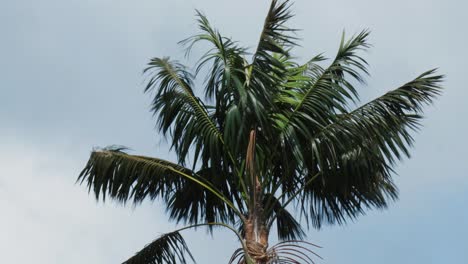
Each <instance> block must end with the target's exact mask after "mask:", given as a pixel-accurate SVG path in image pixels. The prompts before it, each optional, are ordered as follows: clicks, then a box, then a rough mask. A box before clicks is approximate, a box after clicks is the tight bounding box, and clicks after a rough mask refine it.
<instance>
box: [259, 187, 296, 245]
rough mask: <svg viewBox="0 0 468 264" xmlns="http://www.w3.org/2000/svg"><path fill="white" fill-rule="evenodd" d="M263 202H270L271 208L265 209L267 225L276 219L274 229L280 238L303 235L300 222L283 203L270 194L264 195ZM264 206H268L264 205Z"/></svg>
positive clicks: (288, 238)
mask: <svg viewBox="0 0 468 264" xmlns="http://www.w3.org/2000/svg"><path fill="white" fill-rule="evenodd" d="M264 204H265V205H267V204H270V206H271V208H272V210H269V211H266V212H268V213H269V215H266V216H265V218H267V219H268V220H267V225H268V226H269V227H271V226H272V225H273V224H274V223H275V221H276V230H277V233H278V238H279V239H280V240H295V239H302V238H303V237H305V232H304V230H303V229H302V227H301V224H300V223H299V222H298V221H297V220H296V219H295V218H294V217H293V215H291V213H289V212H288V210H287V209H286V208H285V206H283V203H282V202H281V201H279V200H278V199H277V198H276V197H274V196H273V195H271V194H267V195H265V196H264ZM265 208H268V207H266V206H265Z"/></svg>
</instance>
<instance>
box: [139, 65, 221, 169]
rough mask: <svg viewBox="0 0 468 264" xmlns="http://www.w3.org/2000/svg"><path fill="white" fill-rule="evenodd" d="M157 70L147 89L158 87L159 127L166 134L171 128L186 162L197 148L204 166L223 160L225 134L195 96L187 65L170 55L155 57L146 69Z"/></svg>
mask: <svg viewBox="0 0 468 264" xmlns="http://www.w3.org/2000/svg"><path fill="white" fill-rule="evenodd" d="M148 71H153V72H154V76H153V77H152V78H151V79H150V81H149V82H148V84H147V86H146V89H145V91H146V92H148V91H151V90H153V89H156V95H155V97H154V100H153V112H154V114H155V115H158V116H159V118H158V124H159V129H160V130H161V131H162V132H163V133H164V134H166V133H167V132H168V131H169V130H170V129H172V130H171V136H172V139H173V141H172V146H173V147H174V148H175V151H176V153H177V154H178V158H179V163H181V164H184V163H185V161H186V157H187V155H188V153H189V150H190V149H191V147H192V146H193V147H194V149H195V153H194V155H195V157H196V158H195V161H194V165H193V166H194V167H195V164H196V162H197V160H198V157H200V158H201V159H202V162H203V164H202V165H203V166H207V164H208V163H210V162H211V163H216V164H219V163H220V160H219V158H218V159H216V157H221V154H222V151H221V150H222V149H221V147H222V135H221V133H220V132H219V130H218V128H217V127H216V125H215V123H214V121H213V120H212V119H211V118H210V117H209V114H208V111H207V109H206V107H205V106H204V104H203V103H202V101H201V100H200V99H199V98H198V97H196V96H195V94H194V92H193V90H192V88H191V86H192V77H191V74H190V73H189V72H187V71H186V70H185V67H184V66H183V65H181V64H179V63H177V62H171V61H170V60H169V58H163V59H159V58H154V59H152V60H151V62H150V63H149V67H148V68H147V69H146V70H145V72H148Z"/></svg>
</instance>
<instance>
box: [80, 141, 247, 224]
mask: <svg viewBox="0 0 468 264" xmlns="http://www.w3.org/2000/svg"><path fill="white" fill-rule="evenodd" d="M202 176H205V175H197V174H196V173H194V172H193V171H191V170H189V169H187V168H185V167H182V166H180V165H177V164H174V163H172V162H169V161H165V160H162V159H156V158H150V157H145V156H135V155H129V154H127V153H125V152H123V150H122V149H121V148H107V149H103V150H98V151H94V152H93V153H92V154H91V157H90V159H89V161H88V163H87V165H86V167H85V168H84V169H83V171H82V172H81V174H80V176H79V178H78V181H79V182H81V183H83V182H87V184H88V187H89V189H90V191H91V190H93V191H94V193H95V195H96V198H99V197H100V196H102V197H103V199H104V198H105V196H106V195H108V196H110V197H111V198H114V199H117V200H119V201H121V202H126V201H128V200H133V201H134V202H136V203H138V202H141V201H143V200H144V199H145V198H147V197H149V198H150V199H153V200H154V199H156V198H161V199H162V200H163V201H165V202H166V206H167V210H169V211H171V214H172V217H175V218H177V219H179V220H182V219H184V220H187V222H190V223H197V222H198V221H205V220H211V217H209V215H208V216H207V215H199V214H198V210H189V209H187V210H182V211H177V207H178V204H177V203H176V204H174V199H175V198H174V197H175V196H174V195H176V194H177V192H179V191H180V190H181V189H185V190H188V192H187V193H186V195H190V193H191V192H196V191H199V190H203V195H204V196H205V197H208V198H210V201H207V200H206V199H204V200H203V201H197V200H190V199H187V200H186V201H185V204H184V205H186V206H189V208H194V207H199V209H200V210H202V212H211V213H212V214H213V215H217V216H218V217H219V218H220V219H222V220H226V221H227V220H229V219H230V221H231V222H233V221H235V219H234V217H235V216H236V217H238V216H239V215H240V212H239V210H238V209H237V208H236V207H235V206H234V204H233V201H232V199H233V198H232V197H233V196H231V195H230V193H229V191H227V190H226V189H224V190H222V191H221V190H219V189H217V187H223V186H221V185H218V186H214V185H213V184H212V183H211V182H210V179H209V178H206V177H202ZM223 188H226V187H223ZM195 195H200V194H199V193H196V194H195ZM218 200H219V201H222V203H221V202H219V201H218ZM175 211H176V212H175Z"/></svg>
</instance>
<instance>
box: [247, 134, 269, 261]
mask: <svg viewBox="0 0 468 264" xmlns="http://www.w3.org/2000/svg"><path fill="white" fill-rule="evenodd" d="M255 141H256V132H255V130H251V131H250V138H249V145H248V147H247V155H246V168H247V171H248V175H249V176H250V184H251V185H250V190H251V199H252V200H251V204H250V206H249V210H250V211H249V216H248V218H247V220H246V222H245V223H244V231H245V238H244V239H245V243H246V246H247V253H248V254H249V256H250V257H251V258H252V259H253V260H254V261H255V263H256V264H265V263H267V262H268V256H267V253H266V251H267V248H268V228H267V226H266V223H265V219H264V217H263V203H262V198H263V197H262V187H261V183H260V180H259V178H258V175H257V173H256V169H255Z"/></svg>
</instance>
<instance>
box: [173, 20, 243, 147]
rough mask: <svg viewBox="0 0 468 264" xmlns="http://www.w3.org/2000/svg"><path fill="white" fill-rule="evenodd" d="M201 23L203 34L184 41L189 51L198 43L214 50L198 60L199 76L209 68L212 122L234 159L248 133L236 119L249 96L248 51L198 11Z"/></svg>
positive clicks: (208, 96) (197, 69) (206, 80)
mask: <svg viewBox="0 0 468 264" xmlns="http://www.w3.org/2000/svg"><path fill="white" fill-rule="evenodd" d="M197 17H198V24H199V28H200V30H201V33H199V34H196V35H194V36H192V37H190V38H187V39H185V40H183V41H181V43H182V44H184V45H187V51H190V50H191V49H192V47H193V46H194V45H195V44H196V43H198V42H201V41H203V42H208V43H209V44H210V46H211V47H212V48H211V49H209V50H208V51H207V52H206V53H205V54H204V55H203V56H202V57H201V58H200V60H199V62H198V63H197V66H196V73H197V74H198V73H199V72H200V71H201V70H202V69H203V68H204V67H206V66H209V74H207V77H206V79H205V96H206V97H207V98H208V99H209V100H214V102H215V105H214V107H213V108H214V111H213V113H212V119H213V120H215V121H216V123H217V126H218V127H219V128H220V130H222V131H223V132H224V133H223V135H224V138H223V139H224V142H226V144H228V147H229V151H232V152H233V153H232V155H233V156H234V155H235V154H236V153H238V152H239V151H240V149H241V148H240V146H239V145H240V144H241V142H242V141H241V139H242V138H243V134H244V133H246V132H245V131H246V130H245V129H243V127H244V126H243V122H240V120H241V119H242V117H240V116H238V117H235V118H233V115H234V114H236V113H237V114H241V113H240V111H238V109H239V108H243V107H242V105H245V104H246V102H247V93H246V91H245V87H244V83H245V79H246V75H245V71H244V68H245V67H246V65H247V62H246V60H245V59H244V56H245V53H246V51H245V49H244V48H242V47H240V46H239V45H238V44H237V43H236V42H234V41H232V40H231V39H229V38H226V37H223V36H221V34H220V33H219V31H218V30H216V29H215V28H213V27H212V26H211V24H210V23H209V21H208V19H207V18H206V16H205V15H203V14H202V13H201V12H199V11H197Z"/></svg>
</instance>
